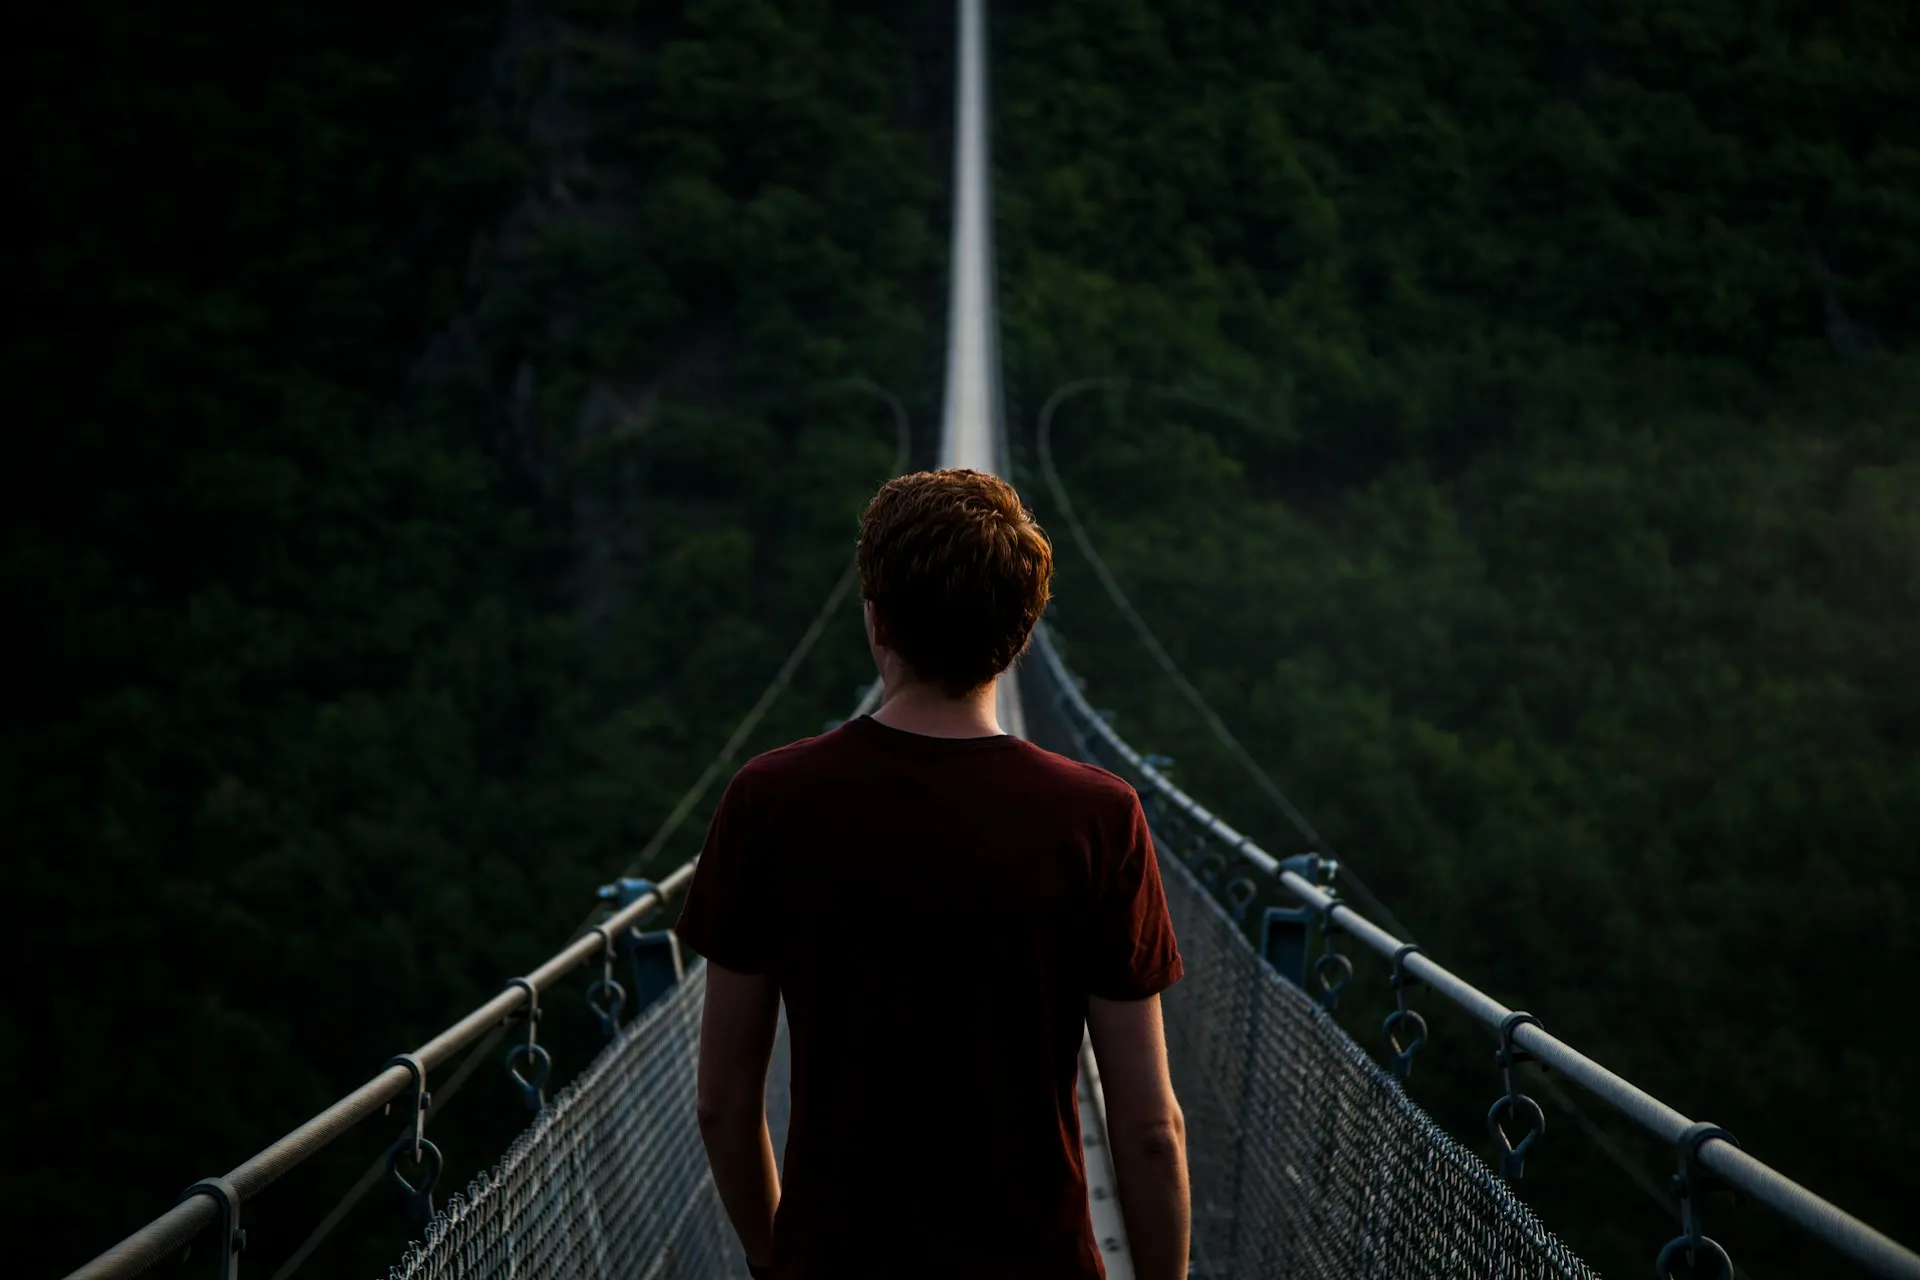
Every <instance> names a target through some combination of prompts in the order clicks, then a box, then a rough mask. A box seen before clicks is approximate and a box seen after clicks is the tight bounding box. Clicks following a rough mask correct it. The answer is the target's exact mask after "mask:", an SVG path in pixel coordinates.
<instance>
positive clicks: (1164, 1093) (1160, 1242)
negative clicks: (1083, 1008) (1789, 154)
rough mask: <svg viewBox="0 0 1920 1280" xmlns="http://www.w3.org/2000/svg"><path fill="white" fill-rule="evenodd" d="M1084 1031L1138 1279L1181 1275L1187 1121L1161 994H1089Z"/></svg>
mask: <svg viewBox="0 0 1920 1280" xmlns="http://www.w3.org/2000/svg"><path fill="white" fill-rule="evenodd" d="M1087 1036H1088V1038H1089V1039H1091V1040H1092V1041H1093V1053H1094V1058H1095V1059H1096V1060H1097V1061H1098V1062H1099V1064H1100V1086H1101V1090H1102V1092H1103V1093H1104V1094H1105V1096H1106V1104H1107V1143H1108V1150H1109V1152H1111V1154H1112V1156H1113V1175H1114V1178H1115V1180H1116V1181H1118V1182H1119V1184H1120V1186H1119V1191H1120V1213H1121V1216H1122V1217H1124V1218H1125V1219H1126V1223H1127V1245H1128V1248H1129V1249H1130V1250H1131V1251H1132V1253H1133V1270H1134V1275H1135V1276H1136V1277H1138V1280H1186V1274H1187V1250H1188V1248H1189V1245H1190V1243H1191V1235H1192V1227H1193V1220H1192V1205H1191V1201H1190V1199H1189V1192H1188V1188H1187V1127H1186V1117H1185V1116H1184V1115H1182V1114H1181V1111H1180V1103H1179V1102H1178V1101H1177V1100H1176V1099H1175V1098H1174V1096H1173V1082H1172V1081H1171V1080H1170V1079H1169V1078H1168V1075H1167V1039H1166V1030H1165V1028H1164V1026H1163V1025H1162V1023H1161V1021H1160V997H1159V996H1158V995H1152V996H1148V997H1147V998H1146V999H1144V1000H1103V999H1101V998H1100V997H1099V996H1089V997H1087Z"/></svg>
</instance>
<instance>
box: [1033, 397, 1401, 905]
mask: <svg viewBox="0 0 1920 1280" xmlns="http://www.w3.org/2000/svg"><path fill="white" fill-rule="evenodd" d="M1133 389H1134V385H1133V383H1132V382H1131V381H1130V380H1129V379H1126V378H1082V379H1080V380H1079V381H1077V382H1069V383H1066V384H1065V385H1064V386H1061V387H1059V388H1056V389H1055V391H1054V392H1053V394H1052V395H1050V396H1048V397H1047V402H1046V404H1045V405H1043V406H1042V407H1041V409H1040V418H1039V425H1038V429H1037V430H1036V432H1035V435H1036V436H1037V437H1038V444H1039V453H1040V470H1041V473H1042V474H1043V475H1044V476H1045V477H1046V480H1047V487H1048V488H1049V489H1050V490H1052V492H1053V500H1054V502H1055V504H1056V505H1057V506H1058V507H1059V508H1060V514H1061V515H1063V516H1065V517H1066V521H1067V528H1068V530H1069V531H1070V532H1071V533H1072V534H1073V540H1074V542H1075V543H1076V544H1077V545H1078V546H1079V548H1080V553H1081V555H1083V556H1085V557H1086V560H1087V563H1088V564H1089V565H1091V566H1092V567H1093V573H1094V576H1095V577H1096V578H1098V579H1099V580H1100V585H1101V586H1102V587H1103V588H1105V590H1106V593H1107V598H1108V599H1109V600H1112V601H1113V604H1114V607H1115V608H1116V609H1118V610H1119V611H1120V613H1121V616H1122V617H1124V618H1125V619H1126V620H1127V625H1129V626H1130V627H1132V628H1133V634H1134V635H1135V636H1136V637H1138V639H1139V641H1140V644H1141V645H1142V647H1144V648H1145V649H1146V651H1147V652H1148V653H1150V654H1152V655H1153V660H1154V661H1155V662H1156V663H1158V664H1159V667H1160V670H1161V671H1163V672H1164V673H1166V676H1167V678H1168V679H1169V680H1171V681H1172V682H1173V685H1174V687H1175V688H1177V689H1178V690H1180V694H1181V696H1182V697H1184V698H1185V699H1186V700H1187V703H1188V704H1189V705H1190V706H1192V707H1193V709H1194V710H1195V711H1197V712H1198V713H1199V715H1200V718H1201V720H1203V721H1205V722H1206V726H1207V728H1208V729H1209V730H1210V731H1212V733H1213V736H1214V738H1215V739H1217V740H1218V741H1219V743H1220V745H1222V746H1223V747H1225V748H1226V749H1227V751H1228V752H1229V753H1230V754H1231V755H1232V756H1233V758H1234V759H1235V760H1236V761H1238V762H1239V764H1240V767H1241V768H1242V769H1244V770H1246V772H1247V775H1248V776H1249V777H1250V778H1252V779H1253V781H1254V785H1256V786H1258V787H1259V788H1260V790H1261V791H1263V792H1265V793H1266V795H1267V797H1268V798H1269V799H1270V800H1272V801H1273V802H1274V804H1275V805H1276V806H1277V807H1278V808H1279V810H1280V812H1281V813H1282V814H1284V815H1285V816H1286V819H1287V821H1288V822H1290V823H1292V824H1293V828H1294V830H1296V831H1298V832H1299V833H1300V834H1301V835H1302V836H1303V837H1305V838H1306V840H1307V841H1308V843H1309V844H1311V845H1312V846H1313V847H1314V848H1316V849H1319V850H1321V851H1322V852H1324V853H1325V854H1326V855H1327V856H1328V857H1330V858H1339V855H1338V854H1337V853H1335V852H1334V849H1333V846H1332V845H1330V844H1328V843H1327V841H1326V840H1325V838H1324V837H1322V836H1321V834H1320V833H1319V832H1318V831H1316V830H1314V828H1313V824H1312V823H1310V822H1308V821H1307V819H1306V816H1305V815H1304V814H1302V813H1301V812H1300V810H1299V809H1298V808H1296V807H1295V806H1294V803H1293V801H1291V800H1289V799H1287V793H1286V792H1284V791H1282V790H1281V789H1280V784H1279V783H1277V782H1275V781H1274V780H1273V776H1272V775H1271V774H1269V773H1268V772H1267V771H1266V770H1265V769H1264V768H1262V767H1261V765H1260V762H1259V761H1258V760H1255V759H1254V758H1253V755H1252V753H1250V752H1249V751H1248V750H1247V749H1246V748H1245V747H1244V746H1242V745H1241V743H1240V739H1238V738H1237V737H1235V736H1234V734H1233V731H1232V730H1231V729H1229V728H1227V726H1226V722H1225V721H1223V720H1221V718H1220V717H1219V715H1218V714H1217V713H1216V712H1215V711H1214V709H1213V707H1212V706H1210V705H1209V704H1208V702H1207V700H1206V698H1204V697H1203V696H1201V693H1200V691H1199V690H1198V689H1196V688H1195V687H1194V685H1193V681H1191V680H1189V679H1187V676H1186V673H1185V672H1183V671H1182V670H1181V669H1180V666H1179V664H1178V663H1176V662H1175V661H1174V660H1173V655H1171V654H1169V653H1168V652H1167V649H1166V646H1165V645H1163V644H1161V643H1160V637H1158V636H1157V635H1155V634H1154V632H1153V628H1152V627H1150V626H1148V625H1147V620H1146V619H1145V618H1143V617H1141V616H1140V611H1139V610H1138V609H1136V608H1134V606H1133V602H1132V601H1131V600H1129V599H1128V598H1127V593H1126V592H1125V591H1123V590H1121V588H1120V583H1119V582H1118V581H1117V580H1116V579H1115V578H1114V576H1113V571H1112V570H1111V569H1109V568H1108V567H1107V562H1106V561H1105V560H1104V559H1103V558H1102V557H1101V555H1100V553H1099V551H1097V550H1096V549H1095V548H1094V545H1093V539H1092V538H1091V537H1090V536H1089V535H1088V533H1087V530H1086V526H1085V525H1083V524H1081V523H1080V517H1079V515H1078V514H1077V513H1076V512H1075V511H1074V509H1073V501H1072V500H1071V499H1070V498H1068V497H1067V489H1066V486H1065V485H1064V484H1062V483H1061V481H1060V472H1059V471H1058V470H1057V469H1056V468H1055V467H1054V464H1053V415H1054V412H1055V411H1056V410H1058V409H1059V407H1060V406H1061V405H1063V404H1065V403H1066V402H1067V401H1068V400H1070V399H1072V398H1073V397H1075V396H1077V395H1080V394H1082V393H1083V392H1087V391H1100V390H1109V391H1130V390H1133ZM1139 389H1140V390H1142V391H1145V392H1147V393H1148V394H1150V395H1157V396H1160V397H1161V398H1163V399H1168V400H1174V401H1178V402H1180V403H1183V404H1191V405H1196V406H1199V407H1201V408H1205V409H1210V410H1213V411H1214V412H1217V413H1223V414H1226V415H1228V416H1230V417H1236V418H1239V419H1240V420H1241V421H1243V422H1257V421H1258V419H1256V418H1254V417H1253V415H1251V414H1248V413H1246V412H1244V411H1243V410H1239V409H1235V408H1233V407H1232V406H1229V405H1222V404H1216V403H1214V402H1213V401H1210V400H1207V399H1205V398H1203V397H1201V396H1197V395H1193V394H1191V393H1188V392H1183V391H1176V390H1173V389H1172V388H1164V387H1153V386H1143V387H1141V388H1139ZM1340 872H1341V880H1342V883H1344V884H1347V885H1350V886H1352V889H1353V896H1354V897H1355V898H1356V899H1358V900H1359V902H1360V904H1361V905H1362V906H1364V907H1366V909H1367V910H1368V911H1369V912H1370V913H1371V914H1373V915H1375V916H1377V917H1379V919H1380V920H1381V921H1383V922H1384V923H1385V924H1386V925H1387V926H1388V927H1389V928H1391V929H1392V930H1393V931H1394V932H1395V933H1397V934H1399V935H1400V937H1401V938H1403V939H1405V940H1407V941H1412V940H1413V934H1412V932H1411V931H1410V930H1409V929H1408V928H1407V927H1406V926H1405V925H1404V924H1401V923H1400V921H1399V920H1397V919H1395V918H1394V914H1393V912H1391V911H1389V910H1388V909H1387V905H1386V904H1385V903H1384V902H1382V901H1380V899H1379V898H1378V897H1377V896H1376V895H1375V894H1374V892H1373V890H1371V889H1369V888H1368V887H1367V885H1366V882H1365V881H1363V880H1362V879H1361V878H1360V876H1359V874H1358V873H1357V872H1355V871H1354V869H1353V867H1352V864H1350V863H1348V862H1347V861H1346V860H1345V859H1340Z"/></svg>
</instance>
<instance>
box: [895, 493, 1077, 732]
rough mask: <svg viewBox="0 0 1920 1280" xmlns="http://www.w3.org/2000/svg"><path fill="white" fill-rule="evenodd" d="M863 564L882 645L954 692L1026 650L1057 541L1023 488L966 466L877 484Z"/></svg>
mask: <svg viewBox="0 0 1920 1280" xmlns="http://www.w3.org/2000/svg"><path fill="white" fill-rule="evenodd" d="M859 561H860V594H861V596H862V598H864V599H866V600H870V601H872V602H873V610H874V614H875V616H876V618H877V620H878V621H879V623H880V625H881V626H882V627H883V628H884V629H885V631H886V643H887V647H888V648H890V649H892V650H893V651H894V652H895V653H897V654H899V655H900V657H901V659H902V660H903V661H904V662H905V663H906V664H907V666H908V667H910V668H911V669H912V671H913V673H914V675H915V676H917V677H919V678H920V679H921V680H925V681H927V682H928V683H930V684H937V685H939V686H940V688H941V689H942V691H944V692H945V693H946V694H947V695H948V696H949V697H955V698H957V697H959V696H960V695H962V694H965V693H970V692H972V691H973V690H975V689H978V688H979V687H980V686H981V685H983V684H985V683H986V682H987V681H989V680H991V679H993V678H994V677H995V676H997V675H999V674H1000V673H1001V672H1002V671H1005V670H1006V669H1007V668H1008V667H1009V666H1011V665H1013V660H1014V659H1015V658H1018V657H1019V656H1020V655H1021V654H1022V653H1023V652H1025V650H1026V647H1027V641H1028V639H1029V638H1030V637H1031V636H1032V634H1033V627H1034V624H1035V623H1036V622H1038V621H1039V620H1040V613H1041V610H1043V609H1045V608H1046V607H1047V599H1048V597H1049V594H1050V590H1051V587H1052V583H1053V547H1052V545H1051V544H1050V543H1049V542H1048V541H1047V535H1046V533H1045V532H1044V531H1043V530H1042V529H1041V528H1040V526H1039V525H1038V524H1037V523H1035V522H1034V519H1033V513H1032V512H1030V511H1028V510H1027V509H1026V508H1025V507H1024V506H1022V505H1021V503H1020V495H1019V494H1018V493H1015V492H1014V489H1013V486H1012V485H1010V484H1008V483H1007V482H1006V481H1005V480H1002V479H1000V478H999V477H998V476H992V475H987V474H985V473H983V472H979V471H971V470H965V469H960V470H952V471H920V472H916V473H914V474H913V475H910V476H901V477H900V478H899V479H897V480H889V481H888V482H887V483H885V484H883V485H881V486H880V492H879V493H877V494H875V495H874V499H873V501H872V502H870V503H868V504H867V511H866V515H864V516H863V517H862V518H861V521H860V552H859Z"/></svg>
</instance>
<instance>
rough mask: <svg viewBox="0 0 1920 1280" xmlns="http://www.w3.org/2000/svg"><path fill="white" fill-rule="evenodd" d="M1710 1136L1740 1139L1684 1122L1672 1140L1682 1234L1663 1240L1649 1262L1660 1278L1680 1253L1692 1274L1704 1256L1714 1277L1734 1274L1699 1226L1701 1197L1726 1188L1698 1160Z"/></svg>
mask: <svg viewBox="0 0 1920 1280" xmlns="http://www.w3.org/2000/svg"><path fill="white" fill-rule="evenodd" d="M1710 1138H1718V1139H1720V1140H1721V1141H1722V1142H1730V1143H1732V1144H1733V1145H1734V1146H1736V1147H1737V1146H1739V1145H1740V1139H1738V1138H1736V1137H1734V1136H1733V1135H1732V1134H1730V1133H1728V1132H1727V1131H1726V1130H1725V1129H1722V1128H1721V1127H1720V1126H1719V1125H1717V1124H1707V1123H1706V1122H1704V1121H1702V1122H1700V1123H1698V1124H1691V1125H1688V1126H1687V1127H1686V1128H1685V1129H1684V1130H1682V1131H1681V1133H1680V1137H1679V1138H1678V1139H1677V1140H1676V1143H1675V1145H1676V1146H1677V1147H1678V1148H1679V1151H1678V1155H1679V1163H1680V1171H1679V1172H1678V1173H1676V1174H1674V1175H1673V1190H1674V1194H1675V1195H1677V1196H1678V1197H1679V1198H1680V1227H1681V1230H1682V1232H1683V1233H1684V1234H1682V1235H1679V1236H1675V1237H1674V1238H1673V1239H1671V1240H1669V1241H1667V1243H1666V1244H1665V1245H1664V1246H1662V1248H1661V1250H1660V1256H1659V1258H1658V1259H1656V1260H1655V1262H1654V1264H1653V1269H1654V1274H1655V1275H1657V1276H1660V1277H1662V1278H1663V1280H1665V1278H1668V1277H1671V1276H1672V1275H1673V1264H1674V1263H1675V1262H1676V1261H1678V1260H1679V1257H1680V1255H1681V1254H1682V1253H1685V1254H1686V1255H1687V1266H1688V1267H1689V1268H1690V1269H1691V1270H1692V1271H1693V1272H1694V1273H1695V1274H1696V1275H1697V1274H1699V1272H1700V1264H1701V1260H1702V1257H1703V1256H1704V1257H1705V1258H1706V1259H1707V1260H1709V1261H1711V1262H1712V1263H1713V1268H1714V1275H1715V1277H1716V1280H1733V1277H1734V1270H1733V1259H1732V1258H1731V1257H1729V1256H1728V1255H1727V1251H1726V1250H1725V1249H1723V1248H1721V1247H1720V1244H1719V1243H1718V1242H1717V1241H1715V1240H1713V1239H1711V1238H1710V1237H1709V1236H1708V1235H1707V1234H1706V1230H1705V1228H1704V1227H1703V1226H1702V1225H1701V1213H1700V1201H1701V1198H1702V1197H1704V1196H1705V1195H1706V1194H1707V1192H1709V1191H1725V1190H1730V1188H1729V1187H1728V1185H1727V1183H1726V1182H1725V1181H1724V1180H1723V1179H1721V1178H1718V1177H1716V1176H1715V1175H1714V1173H1713V1171H1712V1170H1711V1169H1708V1168H1707V1167H1706V1166H1705V1165H1703V1164H1701V1163H1700V1148H1701V1147H1702V1146H1703V1145H1705V1143H1706V1142H1707V1140H1708V1139H1710Z"/></svg>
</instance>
